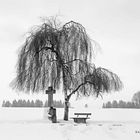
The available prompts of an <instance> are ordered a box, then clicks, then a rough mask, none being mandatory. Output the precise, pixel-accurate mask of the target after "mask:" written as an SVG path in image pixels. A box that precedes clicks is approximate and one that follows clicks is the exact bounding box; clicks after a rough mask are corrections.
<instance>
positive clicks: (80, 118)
mask: <svg viewBox="0 0 140 140" xmlns="http://www.w3.org/2000/svg"><path fill="white" fill-rule="evenodd" d="M74 115H77V116H76V117H72V119H73V120H74V122H76V123H86V120H87V119H90V118H89V117H88V116H89V115H91V113H74ZM83 116H85V117H83Z"/></svg>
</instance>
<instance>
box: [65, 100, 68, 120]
mask: <svg viewBox="0 0 140 140" xmlns="http://www.w3.org/2000/svg"><path fill="white" fill-rule="evenodd" d="M68 117H69V100H68V98H65V106H64V120H65V121H68Z"/></svg>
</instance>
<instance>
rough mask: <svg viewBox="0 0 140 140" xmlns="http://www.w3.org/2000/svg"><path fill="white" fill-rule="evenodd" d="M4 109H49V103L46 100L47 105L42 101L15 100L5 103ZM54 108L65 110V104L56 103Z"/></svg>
mask: <svg viewBox="0 0 140 140" xmlns="http://www.w3.org/2000/svg"><path fill="white" fill-rule="evenodd" d="M2 107H48V101H47V100H46V101H45V103H43V102H42V101H41V100H39V99H37V100H35V101H34V100H31V101H30V100H21V99H20V100H13V101H12V102H10V101H5V100H4V101H3V103H2ZM54 107H57V108H64V103H63V102H62V101H61V100H60V101H54Z"/></svg>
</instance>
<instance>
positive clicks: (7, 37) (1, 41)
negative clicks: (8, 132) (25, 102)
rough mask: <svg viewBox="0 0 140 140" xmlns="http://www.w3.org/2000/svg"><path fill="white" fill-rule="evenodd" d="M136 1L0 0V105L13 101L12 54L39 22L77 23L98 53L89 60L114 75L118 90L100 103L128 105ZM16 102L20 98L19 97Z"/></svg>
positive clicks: (138, 43)
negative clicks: (124, 102) (48, 19)
mask: <svg viewBox="0 0 140 140" xmlns="http://www.w3.org/2000/svg"><path fill="white" fill-rule="evenodd" d="M139 7H140V1H139V0H69V1H67V0H0V64H1V65H0V66H1V67H0V100H3V99H6V98H13V97H15V96H16V93H15V91H12V90H11V89H10V88H9V83H10V82H11V80H12V79H13V78H14V76H15V71H16V69H15V65H16V62H17V52H18V49H19V48H20V46H21V45H22V43H23V42H24V39H25V34H26V33H27V32H28V31H29V29H30V28H31V27H32V26H33V25H38V24H40V23H41V22H40V21H41V17H50V16H55V15H59V17H60V20H61V21H62V22H64V23H65V22H68V21H70V20H74V21H76V22H79V23H81V24H82V25H83V26H84V27H85V28H86V30H87V33H88V34H89V36H90V37H91V39H94V40H96V41H97V42H98V43H99V44H100V46H101V51H100V53H98V54H97V56H96V59H95V60H94V61H93V62H94V63H96V65H98V66H102V67H105V68H108V69H110V70H112V71H113V72H115V73H116V74H118V76H120V78H121V80H122V81H123V83H124V89H123V90H122V91H121V92H119V93H116V94H113V95H111V96H104V99H109V98H110V99H123V100H130V99H131V97H132V95H133V94H134V93H135V92H137V91H138V90H140V82H139V79H140V8H139ZM19 96H20V97H21V95H19Z"/></svg>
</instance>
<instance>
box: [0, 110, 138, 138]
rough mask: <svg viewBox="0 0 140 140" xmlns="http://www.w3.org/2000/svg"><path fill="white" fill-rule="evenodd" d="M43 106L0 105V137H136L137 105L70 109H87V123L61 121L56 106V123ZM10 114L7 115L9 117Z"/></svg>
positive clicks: (61, 114) (59, 111) (61, 115)
mask: <svg viewBox="0 0 140 140" xmlns="http://www.w3.org/2000/svg"><path fill="white" fill-rule="evenodd" d="M46 110H47V108H46V109H43V108H22V109H20V108H1V109H0V132H1V133H0V139H1V140H58V139H59V140H77V139H79V140H93V139H94V140H125V139H126V140H139V139H140V119H139V118H140V111H139V110H138V109H93V108H86V109H85V108H83V109H82V110H81V108H76V109H70V117H72V116H73V113H74V112H81V111H82V112H91V113H92V116H91V119H89V120H88V121H87V124H77V123H74V122H73V120H72V119H70V120H69V121H64V120H63V119H62V118H63V109H57V119H58V123H55V124H54V123H51V122H50V121H49V120H48V119H47V115H46V112H47V111H46ZM9 116H10V117H9Z"/></svg>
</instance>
